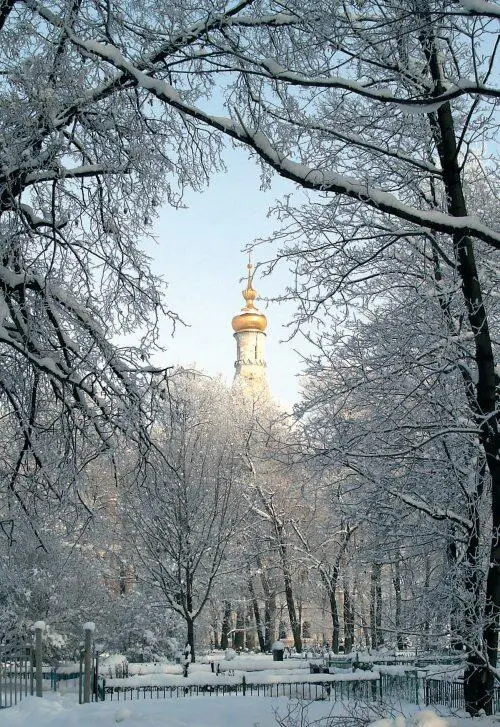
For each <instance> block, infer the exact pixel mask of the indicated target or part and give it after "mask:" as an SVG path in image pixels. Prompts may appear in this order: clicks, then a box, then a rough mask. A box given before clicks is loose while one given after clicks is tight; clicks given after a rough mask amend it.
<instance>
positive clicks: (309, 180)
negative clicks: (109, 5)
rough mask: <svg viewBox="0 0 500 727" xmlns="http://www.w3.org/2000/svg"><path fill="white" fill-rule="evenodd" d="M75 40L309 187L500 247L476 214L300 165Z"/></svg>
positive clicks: (117, 58) (112, 55)
mask: <svg viewBox="0 0 500 727" xmlns="http://www.w3.org/2000/svg"><path fill="white" fill-rule="evenodd" d="M72 40H73V42H75V43H77V44H78V45H79V46H80V47H81V48H84V49H86V50H87V51H88V52H92V53H94V54H96V55H98V56H100V57H101V58H103V59H104V60H107V61H108V62H109V63H111V64H113V65H114V66H115V67H116V68H117V69H119V70H121V71H123V72H124V73H126V74H127V75H128V76H129V77H130V78H132V79H134V81H135V82H136V83H137V85H138V86H141V87H142V88H144V89H146V90H148V91H150V92H151V93H152V94H153V95H154V96H156V98H158V99H159V100H160V101H162V102H164V103H167V104H168V105H170V106H172V107H173V108H176V109H177V110H178V111H180V112H181V113H183V114H185V115H186V116H189V117H191V118H194V119H197V120H198V121H202V122H204V123H206V124H207V125H209V126H211V127H213V128H215V129H218V130H219V131H222V132H223V133H224V134H226V135H228V136H230V137H232V138H233V139H236V140H237V141H240V142H242V143H243V144H246V145H247V146H249V147H251V148H252V149H254V151H255V152H256V153H257V154H258V155H259V156H260V157H261V158H262V159H263V160H264V161H266V162H267V163H268V164H269V165H270V166H271V167H272V168H273V169H275V171H277V172H278V174H280V175H281V176H282V177H285V178H286V179H290V180H291V181H293V182H296V183H297V184H299V185H301V186H302V187H304V188H305V189H311V190H316V191H318V192H333V193H336V194H343V195H345V196H347V197H351V198H353V199H356V200H359V201H362V202H364V203H365V204H367V205H368V206H370V207H373V208H375V209H377V210H380V211H381V212H385V213H387V214H390V215H394V216H396V217H398V218H399V219H404V220H406V221H408V222H412V223H413V224H416V225H418V226H420V227H423V228H425V229H431V230H434V231H436V232H444V233H448V234H450V235H453V234H460V235H464V236H465V235H470V236H472V237H475V238H477V239H479V240H483V241H484V242H487V243H488V244H490V245H491V246H493V247H495V248H498V249H500V233H498V232H496V231H495V230H493V229H491V228H490V227H488V226H487V225H484V224H483V223H482V222H481V221H480V220H479V219H478V218H477V217H474V216H472V215H469V216H466V217H454V216H452V215H449V214H446V213H444V212H438V211H435V210H421V209H418V208H416V207H412V206H410V205H407V204H405V203H403V202H401V201H400V200H398V199H397V197H395V196H394V195H392V194H390V193H389V192H384V191H383V190H381V189H378V188H377V187H373V186H371V185H370V184H369V183H365V182H362V181H360V180H357V179H352V178H350V177H347V176H345V175H343V174H336V173H335V172H333V171H330V170H323V169H317V168H313V167H308V166H307V165H303V164H298V163H297V162H294V161H293V160H291V159H289V158H287V157H286V156H285V155H284V154H282V153H281V152H278V151H277V150H276V149H275V148H274V147H273V145H272V143H271V141H270V140H269V139H268V137H267V136H266V135H265V134H263V133H262V132H261V131H252V130H249V129H247V128H246V126H245V125H244V124H243V123H242V122H241V121H240V123H238V122H236V121H234V120H233V119H230V118H228V117H224V116H216V115H213V114H209V113H207V112H205V111H203V110H202V109H200V108H198V107H196V106H192V105H190V104H187V103H185V102H184V101H182V99H181V97H180V95H179V93H178V92H177V91H176V90H175V88H174V87H173V86H172V85H171V84H169V83H167V82H166V81H164V80H162V79H158V78H154V77H153V76H149V75H147V74H146V73H143V72H142V71H140V70H139V69H138V68H137V66H135V65H134V64H132V63H131V62H130V61H128V60H126V59H125V58H124V57H123V55H122V54H121V53H120V51H119V50H118V48H116V47H115V46H112V45H110V44H108V43H98V42H96V41H91V40H88V41H84V40H79V39H77V38H75V37H73V38H72Z"/></svg>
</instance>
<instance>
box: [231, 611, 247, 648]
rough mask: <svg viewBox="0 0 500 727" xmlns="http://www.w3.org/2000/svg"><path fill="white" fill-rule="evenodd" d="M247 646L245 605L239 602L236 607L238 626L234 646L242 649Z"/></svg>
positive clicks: (234, 636)
mask: <svg viewBox="0 0 500 727" xmlns="http://www.w3.org/2000/svg"><path fill="white" fill-rule="evenodd" d="M244 646H245V607H244V605H243V604H241V603H240V604H238V606H237V608H236V627H235V629H234V633H233V648H234V649H237V650H238V651H241V650H242V649H243V648H244Z"/></svg>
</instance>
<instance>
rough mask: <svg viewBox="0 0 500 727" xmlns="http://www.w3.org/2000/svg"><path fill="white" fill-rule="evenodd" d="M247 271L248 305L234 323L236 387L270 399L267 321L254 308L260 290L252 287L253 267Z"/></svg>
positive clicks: (249, 265) (246, 295) (246, 301)
mask: <svg viewBox="0 0 500 727" xmlns="http://www.w3.org/2000/svg"><path fill="white" fill-rule="evenodd" d="M247 268H248V279H247V287H246V288H245V290H244V291H243V298H244V299H245V303H246V305H245V306H244V308H242V309H241V313H239V314H238V315H237V316H234V318H233V320H232V326H233V331H234V337H235V339H236V362H235V364H234V367H235V369H236V371H235V374H234V385H235V386H241V387H242V388H243V389H244V390H245V391H246V392H248V393H250V394H251V395H252V396H253V397H255V398H257V397H258V398H263V397H264V398H267V397H269V386H268V383H267V377H266V362H265V359H264V343H265V340H266V334H265V330H266V328H267V319H266V316H265V315H264V314H263V313H261V312H260V311H259V310H258V309H257V308H256V307H255V305H254V301H255V299H256V297H257V291H256V290H254V288H253V274H252V269H253V266H252V264H251V263H250V262H249V263H248V265H247Z"/></svg>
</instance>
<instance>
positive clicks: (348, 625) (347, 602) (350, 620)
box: [344, 577, 354, 654]
mask: <svg viewBox="0 0 500 727" xmlns="http://www.w3.org/2000/svg"><path fill="white" fill-rule="evenodd" d="M353 646H354V606H353V601H352V599H351V594H350V593H349V583H348V581H347V578H345V577H344V652H345V653H346V654H350V653H351V651H352V647H353Z"/></svg>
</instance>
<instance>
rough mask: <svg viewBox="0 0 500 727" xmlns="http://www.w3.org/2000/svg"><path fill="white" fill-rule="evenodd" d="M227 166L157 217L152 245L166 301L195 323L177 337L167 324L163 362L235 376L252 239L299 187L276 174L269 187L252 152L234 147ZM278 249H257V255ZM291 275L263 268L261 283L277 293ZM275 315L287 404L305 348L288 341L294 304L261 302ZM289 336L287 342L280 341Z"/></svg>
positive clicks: (272, 352)
mask: <svg viewBox="0 0 500 727" xmlns="http://www.w3.org/2000/svg"><path fill="white" fill-rule="evenodd" d="M225 156H226V160H227V165H228V171H227V173H225V174H219V175H216V176H214V177H213V179H212V181H211V183H210V186H209V187H208V188H207V189H206V190H205V191H204V192H203V193H199V194H196V193H193V192H189V193H188V194H187V196H186V198H185V203H186V204H187V205H188V208H187V209H181V210H175V209H172V208H170V207H164V208H163V209H162V210H161V212H160V216H159V218H158V220H157V223H156V225H155V230H154V232H155V236H156V238H157V244H156V245H153V246H150V245H149V244H148V245H147V251H148V253H149V254H150V255H151V257H152V258H153V261H154V262H153V270H154V271H155V273H157V274H159V275H162V276H163V277H164V279H165V280H167V282H168V284H169V288H168V292H167V300H166V304H167V306H168V307H169V308H170V309H172V310H174V311H175V312H176V313H178V315H180V316H181V318H182V319H183V320H184V321H185V322H186V323H187V324H189V327H187V328H184V327H182V326H179V327H178V329H177V331H176V333H175V335H174V337H171V326H170V323H169V322H166V323H165V325H164V326H163V329H162V344H163V345H164V346H166V348H167V351H166V353H165V354H164V355H163V356H162V357H161V358H162V363H165V364H181V365H184V366H187V365H191V364H193V365H196V366H197V368H199V369H201V370H204V371H206V372H207V373H208V374H210V375H216V374H218V373H220V374H222V375H223V377H224V378H225V379H226V380H227V381H228V382H230V381H232V377H233V373H234V359H235V354H236V343H235V341H234V339H233V335H232V333H233V332H232V329H231V318H232V316H233V315H235V314H236V313H237V312H238V311H239V309H240V308H241V307H242V306H243V304H244V301H243V298H242V296H241V291H242V290H243V287H244V285H243V283H242V281H241V278H243V277H244V276H245V274H246V263H247V257H246V255H245V254H244V253H243V252H242V250H243V248H244V247H245V245H247V244H248V243H250V242H252V240H254V239H255V238H257V237H260V236H265V235H267V234H269V233H270V232H271V231H272V230H273V229H274V227H275V226H276V222H275V221H273V220H272V219H268V218H267V216H266V215H267V210H268V208H269V206H270V204H271V203H272V201H273V200H274V199H276V197H279V196H282V195H283V194H288V193H291V192H293V191H294V187H293V185H292V184H291V183H289V182H287V181H285V180H282V179H279V178H277V179H275V181H274V182H273V186H272V189H271V191H268V192H262V191H260V189H259V186H260V170H259V168H258V166H257V165H256V164H255V162H253V161H251V160H249V159H248V156H247V153H246V152H244V151H241V150H236V149H229V150H228V151H227V153H226V155H225ZM270 254H271V249H270V248H269V247H268V248H262V249H257V252H256V254H255V255H254V259H255V261H256V262H258V261H259V259H263V258H264V257H265V255H267V256H270ZM287 283H290V276H289V274H288V273H287V270H286V268H282V269H281V270H280V271H278V273H277V274H273V276H270V277H266V278H263V279H261V278H259V277H258V276H256V278H255V280H254V286H255V288H256V289H257V291H258V292H259V294H261V295H262V296H264V297H272V296H274V295H276V294H278V293H279V292H280V291H281V290H283V288H284V287H285V285H286V284H287ZM258 305H259V307H260V308H261V309H262V310H263V311H264V312H265V313H266V316H267V318H268V329H267V334H268V335H267V341H266V358H267V365H268V378H269V384H270V388H271V392H272V395H273V397H274V398H275V399H277V400H278V401H280V402H281V403H283V404H285V405H288V406H289V405H291V404H293V403H294V402H295V401H297V398H298V390H299V382H298V380H297V374H298V373H299V372H300V371H301V368H302V363H301V359H300V356H299V355H298V353H296V351H295V350H294V349H298V348H299V349H300V347H301V346H302V344H301V341H300V339H298V338H297V339H294V340H292V341H289V342H285V341H284V340H283V339H286V338H287V337H288V336H289V331H288V330H287V329H286V327H285V326H286V323H287V322H289V321H290V319H291V317H292V315H293V306H292V305H290V304H288V305H278V304H274V303H270V304H269V305H268V306H267V307H266V304H265V303H263V302H260V303H259V302H258ZM281 341H283V342H281Z"/></svg>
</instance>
